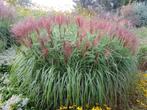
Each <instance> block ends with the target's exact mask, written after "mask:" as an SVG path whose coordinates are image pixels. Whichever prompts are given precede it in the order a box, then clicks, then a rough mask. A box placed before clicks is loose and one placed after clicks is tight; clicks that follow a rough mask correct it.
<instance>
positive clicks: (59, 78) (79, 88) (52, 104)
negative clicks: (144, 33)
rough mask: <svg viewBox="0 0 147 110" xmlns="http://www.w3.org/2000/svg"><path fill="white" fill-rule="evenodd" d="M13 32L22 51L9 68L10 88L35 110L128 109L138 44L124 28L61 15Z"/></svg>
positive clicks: (21, 25) (19, 26) (30, 22)
mask: <svg viewBox="0 0 147 110" xmlns="http://www.w3.org/2000/svg"><path fill="white" fill-rule="evenodd" d="M75 22H76V24H75ZM97 30H99V31H97ZM12 32H13V33H14V35H15V36H16V39H18V41H19V42H21V44H22V46H21V47H20V48H19V51H18V53H17V56H16V58H15V61H14V62H13V65H12V68H11V76H10V78H11V84H12V86H13V87H16V89H17V90H18V91H19V93H23V94H24V95H27V96H29V98H30V99H32V102H34V103H35V106H36V107H38V109H42V110H43V109H46V108H48V109H57V108H59V107H60V106H62V105H65V106H69V105H78V106H82V107H83V108H84V107H85V106H86V105H87V104H88V105H90V106H93V105H95V104H97V103H98V104H100V105H104V104H107V105H110V106H111V107H112V108H113V109H117V107H118V106H119V104H120V103H121V105H120V106H121V108H127V107H128V106H129V105H128V101H129V99H128V98H129V91H130V90H131V89H133V88H132V87H134V86H133V84H134V82H135V77H136V68H137V67H136V57H135V50H136V47H134V45H137V40H136V38H135V37H134V35H133V34H131V33H130V32H129V31H127V30H126V29H124V27H119V26H117V24H115V23H112V21H111V22H109V21H105V20H94V19H92V20H87V19H84V18H82V17H76V18H75V19H68V17H65V16H62V15H61V16H60V15H59V16H54V17H43V18H41V19H40V20H34V19H32V18H29V19H26V20H25V21H22V22H20V23H18V24H16V25H14V26H13V28H12ZM25 35H27V36H25ZM46 36H47V37H46Z"/></svg>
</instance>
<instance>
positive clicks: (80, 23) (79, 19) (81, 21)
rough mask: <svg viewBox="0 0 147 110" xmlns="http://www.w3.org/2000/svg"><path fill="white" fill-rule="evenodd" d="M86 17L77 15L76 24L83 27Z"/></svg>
mask: <svg viewBox="0 0 147 110" xmlns="http://www.w3.org/2000/svg"><path fill="white" fill-rule="evenodd" d="M84 22H85V19H84V18H83V17H81V16H77V17H76V24H77V25H78V27H80V28H82V27H83V25H84Z"/></svg>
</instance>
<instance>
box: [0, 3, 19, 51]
mask: <svg viewBox="0 0 147 110" xmlns="http://www.w3.org/2000/svg"><path fill="white" fill-rule="evenodd" d="M15 18H16V11H15V8H14V7H10V6H9V5H6V4H5V3H4V1H3V0H0V51H2V50H4V49H6V48H9V47H11V45H12V44H13V38H12V37H11V34H10V32H9V30H10V26H11V24H13V22H14V20H15Z"/></svg>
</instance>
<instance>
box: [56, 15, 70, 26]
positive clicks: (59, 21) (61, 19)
mask: <svg viewBox="0 0 147 110" xmlns="http://www.w3.org/2000/svg"><path fill="white" fill-rule="evenodd" d="M68 20H69V19H68V18H67V17H65V16H64V15H58V16H55V17H54V21H55V23H56V24H58V25H59V26H61V25H62V24H67V23H68V22H69V21H68Z"/></svg>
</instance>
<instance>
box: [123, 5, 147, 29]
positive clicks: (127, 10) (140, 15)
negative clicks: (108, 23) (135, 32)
mask: <svg viewBox="0 0 147 110" xmlns="http://www.w3.org/2000/svg"><path fill="white" fill-rule="evenodd" d="M146 10H147V5H146V3H145V2H142V3H132V4H129V5H127V6H124V7H123V8H122V10H121V12H122V15H123V16H124V17H125V18H126V19H128V20H130V21H132V23H133V24H134V26H136V27H141V26H146V25H147V11H146Z"/></svg>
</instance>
